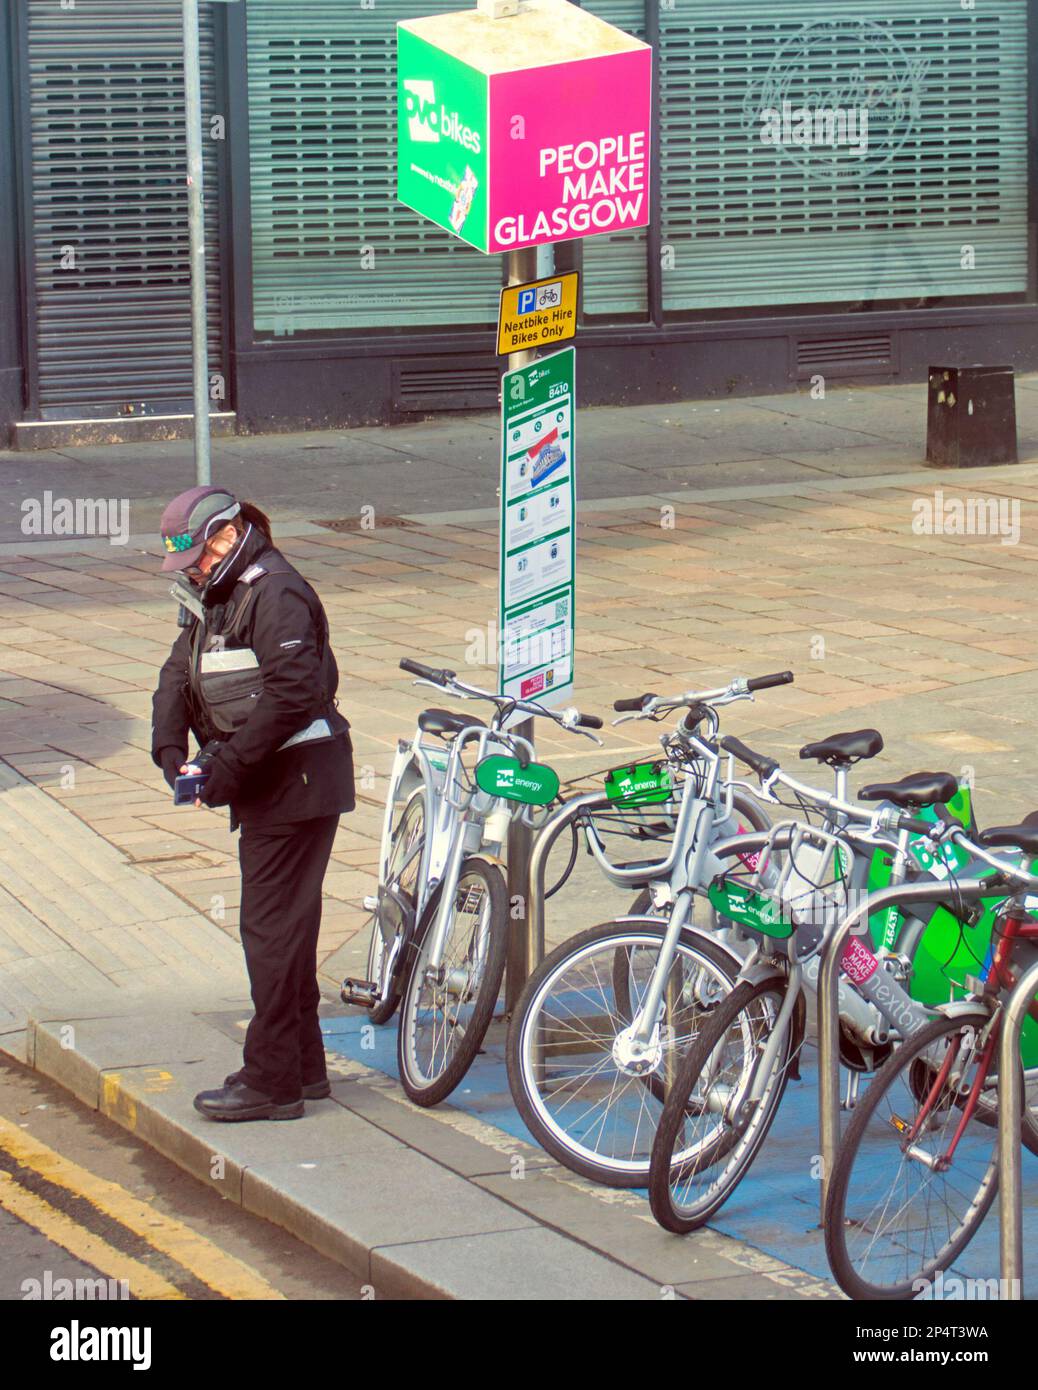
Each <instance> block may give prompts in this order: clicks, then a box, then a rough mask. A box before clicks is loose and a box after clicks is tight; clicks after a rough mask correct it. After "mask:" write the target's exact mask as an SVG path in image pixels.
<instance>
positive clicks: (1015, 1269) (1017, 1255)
mask: <svg viewBox="0 0 1038 1390" xmlns="http://www.w3.org/2000/svg"><path fill="white" fill-rule="evenodd" d="M1036 993H1038V963H1036V964H1034V965H1032V966H1031V968H1030V969H1029V970H1027V971H1025V972H1024V974H1023V975H1022V976H1021V977H1020V980H1019V982H1018V983H1017V985H1016V988H1015V989H1014V990H1013V993H1012V994H1011V995H1010V997H1009V1003H1008V1004H1007V1005H1006V1009H1005V1012H1004V1014H1003V1017H1002V1037H1001V1040H1000V1047H1001V1054H1000V1056H999V1062H998V1156H999V1166H1000V1168H1001V1172H1000V1173H999V1183H1000V1185H1001V1191H1000V1192H999V1196H998V1201H999V1241H1000V1245H1001V1255H1002V1268H1001V1274H1002V1280H1003V1285H1002V1287H1003V1289H1004V1290H1006V1292H1005V1294H1004V1295H1003V1294H1002V1293H1001V1292H1000V1295H999V1296H1000V1297H1002V1296H1004V1297H1005V1298H1007V1299H1012V1300H1018V1299H1022V1298H1023V1296H1024V1291H1023V1277H1024V1233H1023V1219H1022V1208H1023V1169H1022V1165H1021V1161H1020V1142H1021V1141H1020V1123H1021V1121H1020V1116H1021V1113H1022V1111H1023V1108H1024V1085H1023V1077H1022V1076H1021V1069H1020V1033H1021V1030H1022V1029H1023V1026H1024V1019H1025V1018H1026V1017H1027V1013H1028V1010H1029V1009H1030V1006H1031V1000H1032V999H1033V998H1034V996H1035V994H1036Z"/></svg>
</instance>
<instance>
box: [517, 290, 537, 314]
mask: <svg viewBox="0 0 1038 1390" xmlns="http://www.w3.org/2000/svg"><path fill="white" fill-rule="evenodd" d="M536 305H537V291H536V290H535V289H533V288H530V289H526V290H520V291H519V305H518V308H519V312H520V314H528V313H530V312H531V310H533V309H534V308H535V307H536Z"/></svg>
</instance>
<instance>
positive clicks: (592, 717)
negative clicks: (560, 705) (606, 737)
mask: <svg viewBox="0 0 1038 1390" xmlns="http://www.w3.org/2000/svg"><path fill="white" fill-rule="evenodd" d="M576 724H577V728H578V729H600V728H601V727H602V721H601V719H599V717H598V715H597V714H578V715H577V719H576Z"/></svg>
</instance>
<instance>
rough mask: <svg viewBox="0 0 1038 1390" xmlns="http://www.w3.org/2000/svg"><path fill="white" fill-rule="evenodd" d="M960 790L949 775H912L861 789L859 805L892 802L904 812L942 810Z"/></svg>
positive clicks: (955, 781)
mask: <svg viewBox="0 0 1038 1390" xmlns="http://www.w3.org/2000/svg"><path fill="white" fill-rule="evenodd" d="M958 790H959V783H958V780H957V779H956V778H955V777H953V776H952V774H951V773H950V772H913V773H912V775H911V776H910V777H902V778H901V780H900V782H872V783H870V784H869V786H867V787H862V789H861V791H860V792H859V793H858V800H859V801H892V802H893V803H894V805H895V806H900V807H901V808H902V810H905V811H916V810H918V809H919V808H920V807H921V806H943V804H944V803H945V802H946V801H950V800H951V799H952V797H953V796H954V795H955V793H956V792H957V791H958Z"/></svg>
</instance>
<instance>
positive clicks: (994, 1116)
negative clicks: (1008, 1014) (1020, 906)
mask: <svg viewBox="0 0 1038 1390" xmlns="http://www.w3.org/2000/svg"><path fill="white" fill-rule="evenodd" d="M894 910H898V907H897V905H896V904H895V907H894ZM912 916H913V911H912V907H911V906H910V905H906V906H905V907H904V909H903V917H904V920H905V922H906V923H910V922H911V920H912ZM945 920H948V919H947V914H946V915H945ZM954 925H957V924H954V923H953V926H954ZM902 930H904V928H903V929H902ZM932 930H933V927H930V928H928V929H924V931H923V932H922V933H921V935H920V937H919V941H918V944H917V946H916V951H915V953H914V956H913V962H914V964H918V960H919V950H920V947H923V946H927V947H928V948H929V952H930V954H931V956H932V955H933V954H934V952H936V953H937V955H938V957H939V958H941V959H943V958H944V954H945V950H944V947H943V941H940V942H939V944H938V945H935V944H934V943H933V941H932V938H930V937H928V935H927V931H932ZM985 946H986V943H985ZM924 969H925V967H924ZM977 969H978V971H980V970H982V963H981V961H980V959H978V960H977ZM919 980H920V975H919V974H917V975H916V976H914V977H913V984H912V997H913V998H914V999H918V1000H920V1002H921V1003H924V1004H929V1005H934V1006H936V1005H938V1004H941V1003H945V1002H947V999H948V997H949V995H948V986H949V984H951V985H952V986H953V988H954V990H955V993H953V994H952V996H951V997H952V998H956V997H961V996H962V995H964V994H965V993H966V989H965V986H964V984H963V983H962V981H961V975H956V974H953V975H952V976H951V977H950V979H949V980H946V981H944V982H943V985H944V988H943V993H941V992H940V991H939V988H938V986H937V985H935V983H934V981H933V977H932V975H931V977H930V979H929V982H928V984H929V988H927V982H926V980H925V977H924V978H923V983H922V984H920V983H919ZM938 995H940V997H938ZM1036 1003H1038V1000H1036ZM1020 1051H1021V1062H1022V1064H1023V1065H1024V1067H1025V1070H1024V1075H1023V1093H1024V1109H1023V1112H1022V1114H1021V1123H1020V1133H1021V1138H1022V1140H1023V1142H1024V1143H1025V1144H1026V1146H1027V1147H1028V1148H1029V1149H1030V1150H1031V1152H1032V1153H1033V1154H1038V1068H1036V1067H1035V1062H1036V1060H1038V1029H1036V1028H1035V1026H1034V1023H1033V1022H1032V1021H1030V1020H1027V1021H1025V1023H1024V1030H1023V1034H1022V1036H1021V1039H1020ZM976 1113H977V1118H978V1119H979V1120H980V1121H981V1122H982V1123H984V1124H988V1125H992V1126H996V1127H997V1125H998V1072H997V1058H996V1059H995V1063H993V1064H992V1067H991V1072H990V1075H989V1076H988V1078H987V1081H986V1083H985V1086H984V1090H983V1092H982V1093H981V1095H980V1096H979V1098H978V1101H977V1112H976Z"/></svg>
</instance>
